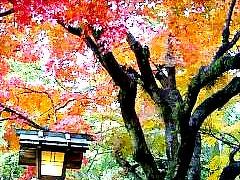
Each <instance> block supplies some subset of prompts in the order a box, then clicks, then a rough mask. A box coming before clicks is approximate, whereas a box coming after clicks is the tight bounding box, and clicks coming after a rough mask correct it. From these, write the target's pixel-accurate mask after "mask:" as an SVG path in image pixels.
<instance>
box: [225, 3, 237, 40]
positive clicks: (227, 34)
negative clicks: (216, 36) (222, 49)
mask: <svg viewBox="0 0 240 180" xmlns="http://www.w3.org/2000/svg"><path fill="white" fill-rule="evenodd" d="M235 4H236V0H232V2H231V5H230V8H229V11H228V14H227V18H226V23H225V26H224V28H223V32H222V37H223V40H222V42H223V44H227V43H228V42H229V35H230V30H229V28H230V23H231V19H232V14H233V9H234V6H235Z"/></svg>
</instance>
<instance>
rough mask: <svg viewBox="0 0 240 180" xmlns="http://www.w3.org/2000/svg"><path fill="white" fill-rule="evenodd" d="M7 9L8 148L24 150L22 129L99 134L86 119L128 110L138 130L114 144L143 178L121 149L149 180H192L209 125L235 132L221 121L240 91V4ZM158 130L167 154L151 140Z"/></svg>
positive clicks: (44, 1) (1, 111) (2, 92)
mask: <svg viewBox="0 0 240 180" xmlns="http://www.w3.org/2000/svg"><path fill="white" fill-rule="evenodd" d="M0 10H1V11H0V17H1V19H0V20H1V22H0V30H1V32H0V34H1V37H0V44H1V47H0V87H1V88H0V118H1V119H0V121H4V127H5V139H6V141H7V142H8V147H5V149H8V150H9V149H17V148H18V147H17V146H16V143H13V142H16V141H17V138H16V136H15V135H14V128H24V129H30V128H41V127H44V128H45V129H50V130H54V131H68V132H74V133H88V134H94V130H93V129H92V127H91V125H90V122H89V121H88V120H87V119H86V118H85V117H87V116H88V117H89V115H90V116H92V117H93V116H94V115H95V114H97V115H98V118H99V117H104V116H105V115H106V118H108V119H111V120H112V119H113V118H112V117H117V116H118V115H119V114H121V120H119V122H121V123H123V124H124V125H125V127H126V129H127V131H128V133H129V135H130V136H129V135H126V134H125V135H124V136H126V138H125V139H123V138H122V139H120V140H116V141H117V143H116V142H113V141H112V142H109V144H111V145H112V146H113V148H112V149H113V151H114V152H115V156H116V158H117V160H118V162H119V164H120V166H124V167H125V168H126V169H127V170H128V171H127V173H132V174H133V175H135V176H136V177H138V175H136V174H137V172H136V167H133V166H131V164H129V163H128V161H127V160H126V159H124V158H122V157H120V156H118V154H121V153H122V154H127V152H128V151H131V152H133V153H132V154H133V159H134V161H135V162H136V163H137V164H138V165H139V166H140V167H141V168H142V171H143V172H144V174H145V176H144V177H146V178H147V179H163V178H167V179H184V178H185V177H186V176H188V178H190V179H191V178H194V177H193V176H192V175H196V177H198V178H199V177H200V172H199V171H200V170H199V169H200V168H199V164H198V163H195V164H194V165H191V168H189V165H190V163H193V162H198V161H200V155H199V151H197V148H198V146H200V147H199V148H200V149H201V144H200V143H199V142H198V141H200V140H199V139H198V137H199V136H200V135H199V133H200V132H202V129H201V128H204V129H205V130H206V129H207V130H212V129H214V130H218V131H220V130H221V128H220V127H221V126H224V130H223V131H224V132H226V133H229V132H230V131H231V130H229V129H228V128H229V127H228V125H227V123H224V122H223V121H221V118H222V117H223V112H224V111H223V110H226V109H224V108H222V107H223V106H224V105H225V104H227V103H228V101H230V99H232V98H233V97H234V99H233V100H231V101H230V104H231V103H232V104H234V103H235V102H236V101H238V98H237V96H236V95H238V94H239V91H240V90H239V89H240V88H239V87H240V86H239V84H240V83H239V77H238V75H237V73H236V72H237V70H238V69H239V57H240V55H239V49H238V45H239V41H238V39H239V37H240V33H239V28H240V24H239V21H238V20H239V16H240V14H239V13H240V2H238V1H236V0H232V1H230V0H229V1H222V0H192V1H186V0H184V1H183V0H176V1H174V0H164V1H157V0H149V1H143V0H127V1H120V0H112V1H106V0H51V1H50V0H2V1H1V2H0ZM221 108H222V109H221ZM220 109H221V110H222V111H221V112H220V113H218V114H217V115H216V114H214V113H216V112H217V111H218V110H220ZM120 110H121V111H120ZM99 114H100V115H99ZM109 114H114V115H115V116H112V115H111V117H110V115H109ZM216 122H217V123H216ZM92 124H94V123H92ZM156 129H157V130H159V129H164V133H165V135H164V137H163V136H159V135H156V136H155V137H154V138H155V141H157V142H158V144H161V150H160V148H159V149H158V153H159V154H160V155H159V154H157V153H155V150H154V149H153V147H155V149H157V147H156V146H157V145H156V144H154V143H153V147H149V144H148V142H146V138H148V135H147V134H148V132H152V131H153V130H156ZM115 138H117V137H115ZM206 138H208V137H206ZM204 141H205V142H207V140H206V139H203V142H204ZM130 142H131V143H132V144H131V143H130ZM208 143H209V144H211V143H210V142H208ZM214 143H216V141H214V142H213V144H214ZM128 144H131V146H128ZM199 144H200V145H199ZM123 146H124V147H125V149H124V148H122V147H123ZM234 147H235V146H234ZM162 149H164V150H162ZM197 152H198V153H197ZM156 154H157V155H156ZM163 154H164V155H163ZM195 155H196V156H195ZM156 156H159V157H156ZM229 156H231V154H230V155H229ZM163 157H165V158H167V166H166V167H164V169H163V170H161V171H159V168H158V162H157V159H160V160H162V159H163ZM194 158H195V159H194ZM191 161H192V162H191ZM230 163H233V164H234V163H237V162H230ZM234 165H236V164H234ZM236 166H237V165H236ZM194 168H195V169H194ZM28 172H29V173H28ZM28 172H26V173H25V175H24V176H27V175H28V174H31V173H32V174H33V170H32V169H28ZM189 172H190V173H189ZM220 173H221V172H220V171H219V172H218V175H217V177H219V176H220ZM189 174H190V175H189ZM214 177H215V176H214ZM23 178H24V177H23ZM221 178H224V173H223V174H222V175H221Z"/></svg>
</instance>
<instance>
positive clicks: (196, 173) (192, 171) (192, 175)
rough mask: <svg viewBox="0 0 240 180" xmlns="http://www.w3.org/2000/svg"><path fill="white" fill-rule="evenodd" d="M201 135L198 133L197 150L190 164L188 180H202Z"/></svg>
mask: <svg viewBox="0 0 240 180" xmlns="http://www.w3.org/2000/svg"><path fill="white" fill-rule="evenodd" d="M200 157H201V134H200V133H197V135H196V141H195V148H194V152H193V157H192V160H191V163H190V168H189V170H188V176H187V177H188V179H191V180H200V179H201V163H200Z"/></svg>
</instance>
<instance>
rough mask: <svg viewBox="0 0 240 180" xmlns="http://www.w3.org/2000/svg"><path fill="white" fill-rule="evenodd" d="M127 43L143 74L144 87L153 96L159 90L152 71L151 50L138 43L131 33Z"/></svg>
mask: <svg viewBox="0 0 240 180" xmlns="http://www.w3.org/2000/svg"><path fill="white" fill-rule="evenodd" d="M127 41H128V44H129V46H130V48H131V49H132V51H133V52H134V54H135V57H136V59H137V63H138V68H139V70H140V72H141V76H142V79H143V83H144V84H143V87H144V89H145V90H146V91H147V92H148V93H149V94H150V95H151V96H152V94H153V91H155V90H156V89H159V88H158V86H157V83H156V81H155V79H154V76H153V73H152V69H151V66H150V63H149V57H150V52H149V49H148V47H147V46H144V47H142V45H141V44H140V43H139V42H138V41H136V39H135V38H134V36H133V35H132V34H131V33H128V34H127Z"/></svg>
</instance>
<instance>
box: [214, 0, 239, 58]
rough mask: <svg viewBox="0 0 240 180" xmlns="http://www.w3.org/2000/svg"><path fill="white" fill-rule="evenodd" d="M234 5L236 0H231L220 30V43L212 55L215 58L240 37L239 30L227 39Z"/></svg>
mask: <svg viewBox="0 0 240 180" xmlns="http://www.w3.org/2000/svg"><path fill="white" fill-rule="evenodd" d="M235 5H236V0H232V2H231V4H230V7H229V10H228V13H227V18H226V22H225V26H224V28H223V31H222V45H221V46H220V47H219V49H218V51H217V52H216V55H215V57H214V59H215V60H216V59H218V58H220V57H221V56H222V55H223V54H224V53H226V52H227V51H228V50H229V49H231V48H232V47H233V46H234V45H235V44H236V42H237V41H238V40H239V38H240V31H237V32H236V33H235V35H234V37H233V39H232V41H230V40H229V36H230V24H231V20H232V14H233V10H234V7H235Z"/></svg>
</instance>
